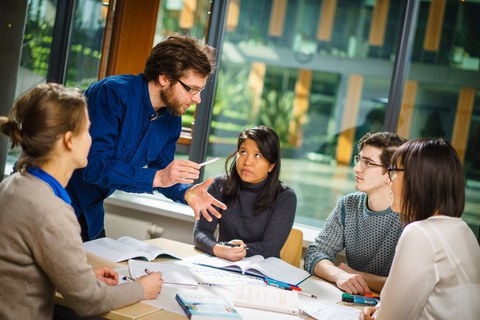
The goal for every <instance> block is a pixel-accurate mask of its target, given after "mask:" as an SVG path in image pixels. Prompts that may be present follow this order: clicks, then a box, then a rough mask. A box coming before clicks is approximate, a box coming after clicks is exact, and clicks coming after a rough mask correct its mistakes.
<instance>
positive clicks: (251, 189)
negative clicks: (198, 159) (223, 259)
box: [193, 176, 297, 258]
mask: <svg viewBox="0 0 480 320" xmlns="http://www.w3.org/2000/svg"><path fill="white" fill-rule="evenodd" d="M222 178H224V177H222V176H218V177H216V178H215V181H214V182H213V183H212V184H211V185H210V187H209V189H208V192H209V193H210V194H211V195H212V196H213V197H215V198H216V199H218V200H220V201H224V200H223V199H224V198H223V194H222V191H221V190H222ZM223 181H224V180H223ZM265 184H266V180H264V181H262V182H260V183H257V184H252V183H245V182H242V184H241V188H240V194H239V197H238V198H237V199H236V200H235V201H233V202H232V203H230V204H229V205H228V208H227V209H226V210H219V212H220V213H221V214H222V218H220V219H217V218H215V217H214V216H212V218H213V220H212V222H208V221H207V220H206V219H205V218H204V217H203V216H201V217H200V220H199V221H197V222H196V223H195V227H194V230H193V238H194V244H195V246H196V247H197V248H198V249H200V250H202V251H204V252H206V253H208V254H210V255H213V247H214V245H215V244H217V243H218V242H220V241H225V242H227V241H230V240H233V239H239V240H243V242H245V244H246V245H247V246H248V248H249V249H248V251H247V256H254V255H256V254H259V255H262V256H263V257H265V258H268V257H277V258H278V257H279V255H280V250H281V249H282V247H283V245H284V244H285V241H286V240H287V238H288V235H289V233H290V230H291V229H292V225H293V221H294V219H295V210H296V206H297V197H296V195H295V192H294V191H293V189H291V188H289V187H288V186H286V185H283V184H282V185H281V191H280V192H279V194H278V195H277V198H276V199H275V201H274V203H273V205H272V206H271V207H270V208H269V209H267V210H265V211H263V212H261V213H259V214H257V215H254V210H253V206H254V204H255V201H256V199H257V196H258V195H259V194H260V191H261V190H262V189H263V188H264V187H265ZM217 226H218V227H219V232H218V235H219V236H218V241H217V240H216V238H215V236H214V234H215V230H216V229H217Z"/></svg>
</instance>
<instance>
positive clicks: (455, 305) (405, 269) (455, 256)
mask: <svg viewBox="0 0 480 320" xmlns="http://www.w3.org/2000/svg"><path fill="white" fill-rule="evenodd" d="M381 302H382V303H381V307H380V308H379V310H378V311H377V314H376V315H377V317H376V319H396V320H399V319H435V320H439V319H449V320H451V319H463V320H468V319H471V320H474V319H477V320H478V319H480V247H479V245H478V241H477V239H476V238H475V236H474V235H473V232H472V231H471V230H470V228H469V227H468V225H467V224H466V223H465V222H464V221H463V220H462V219H461V218H453V217H448V216H433V217H430V218H428V219H426V220H423V221H417V222H413V223H411V224H409V225H407V226H406V227H405V230H404V231H403V233H402V235H401V237H400V240H399V242H398V245H397V249H396V252H395V258H394V259H393V264H392V268H391V270H390V274H389V276H388V279H387V281H386V283H385V286H384V288H383V290H382V292H381Z"/></svg>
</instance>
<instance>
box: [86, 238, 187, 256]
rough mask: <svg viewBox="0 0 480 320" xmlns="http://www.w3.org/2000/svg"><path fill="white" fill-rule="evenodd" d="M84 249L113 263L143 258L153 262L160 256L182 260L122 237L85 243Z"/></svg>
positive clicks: (135, 240)
mask: <svg viewBox="0 0 480 320" xmlns="http://www.w3.org/2000/svg"><path fill="white" fill-rule="evenodd" d="M83 248H84V249H85V251H87V252H90V253H93V254H94V255H97V256H99V257H102V258H105V259H107V260H110V261H113V262H120V261H125V260H128V259H133V258H142V259H145V260H148V261H152V260H155V259H156V258H158V257H160V256H167V257H171V258H175V259H180V258H179V257H177V256H175V255H174V254H172V253H170V252H167V251H166V250H163V249H161V248H159V247H156V246H152V245H149V244H147V243H145V242H143V241H140V240H137V239H135V238H132V237H128V236H125V237H120V238H118V240H114V239H111V238H99V239H95V240H92V241H88V242H84V243H83Z"/></svg>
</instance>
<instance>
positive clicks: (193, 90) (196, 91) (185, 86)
mask: <svg viewBox="0 0 480 320" xmlns="http://www.w3.org/2000/svg"><path fill="white" fill-rule="evenodd" d="M177 81H178V82H179V83H180V84H181V85H182V87H183V88H184V89H185V90H187V92H188V93H190V94H191V95H192V96H194V95H196V94H197V93H200V92H202V91H203V90H204V89H205V87H202V88H192V87H190V86H189V85H186V84H185V83H183V82H182V80H180V79H177Z"/></svg>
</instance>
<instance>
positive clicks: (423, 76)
mask: <svg viewBox="0 0 480 320" xmlns="http://www.w3.org/2000/svg"><path fill="white" fill-rule="evenodd" d="M479 19H480V3H478V2H471V1H446V0H438V1H422V2H420V11H419V21H418V28H417V31H416V35H415V46H414V49H413V51H414V54H413V62H414V63H413V64H412V66H411V68H410V73H409V77H408V81H407V84H406V87H405V93H404V100H403V103H402V109H401V114H400V123H399V128H398V130H399V132H401V133H402V134H403V135H404V136H406V137H408V138H416V137H421V136H427V137H428V136H434V137H437V136H438V137H444V138H445V139H447V140H449V141H450V142H451V143H452V145H453V146H454V147H455V149H456V150H457V152H458V154H459V156H460V159H461V160H462V162H463V164H464V169H465V177H466V185H465V187H466V198H467V201H466V206H465V211H464V215H463V218H464V219H465V220H466V221H467V222H469V223H472V224H476V225H478V224H480V73H479V71H480V25H479V24H478V21H479ZM439 174H446V175H448V173H447V172H444V173H439Z"/></svg>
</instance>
